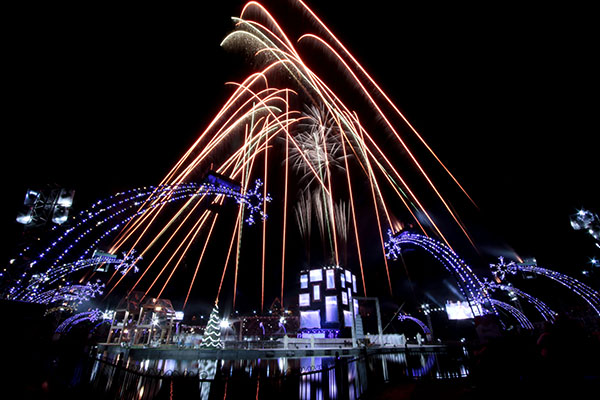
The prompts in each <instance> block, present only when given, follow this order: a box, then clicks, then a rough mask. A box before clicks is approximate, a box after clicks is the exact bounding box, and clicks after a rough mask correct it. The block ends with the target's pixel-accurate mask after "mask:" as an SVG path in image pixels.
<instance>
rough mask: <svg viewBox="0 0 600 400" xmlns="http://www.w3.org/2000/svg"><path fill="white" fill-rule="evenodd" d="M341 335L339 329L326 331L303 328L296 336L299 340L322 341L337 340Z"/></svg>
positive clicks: (324, 329)
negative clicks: (314, 339)
mask: <svg viewBox="0 0 600 400" xmlns="http://www.w3.org/2000/svg"><path fill="white" fill-rule="evenodd" d="M339 335H340V330H339V329H326V328H302V329H300V330H299V331H298V333H297V334H296V337H297V338H299V339H309V338H311V337H314V338H322V339H335V338H337V337H338V336H339Z"/></svg>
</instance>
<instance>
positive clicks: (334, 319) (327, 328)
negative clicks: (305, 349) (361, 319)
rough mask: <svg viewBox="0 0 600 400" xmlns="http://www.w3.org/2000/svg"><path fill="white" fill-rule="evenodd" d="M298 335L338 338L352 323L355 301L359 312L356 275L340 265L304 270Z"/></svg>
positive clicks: (299, 299) (300, 295)
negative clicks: (355, 297)
mask: <svg viewBox="0 0 600 400" xmlns="http://www.w3.org/2000/svg"><path fill="white" fill-rule="evenodd" d="M299 293H300V294H299V298H298V305H299V310H300V329H299V331H298V337H311V336H312V337H315V338H335V337H338V335H339V334H340V332H341V331H342V330H343V329H344V328H350V327H351V326H352V320H353V318H352V313H351V302H353V304H354V310H355V313H356V312H358V301H357V300H356V299H354V296H355V295H356V293H357V292H356V275H354V274H353V273H352V272H350V271H348V270H346V269H343V268H341V267H339V266H328V267H321V268H312V269H310V270H304V271H301V272H300V291H299Z"/></svg>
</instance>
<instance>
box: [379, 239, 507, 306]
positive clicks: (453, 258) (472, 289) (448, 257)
mask: <svg viewBox="0 0 600 400" xmlns="http://www.w3.org/2000/svg"><path fill="white" fill-rule="evenodd" d="M406 245H413V246H417V247H420V248H422V249H424V250H425V251H427V252H428V253H429V254H431V255H432V256H433V257H434V258H435V259H436V260H438V261H439V262H440V263H441V264H442V265H443V266H444V267H445V268H446V270H447V271H448V272H450V273H451V274H452V276H454V277H455V279H456V282H457V283H458V288H459V289H460V291H461V293H462V295H463V296H464V297H465V298H466V299H467V301H468V302H469V305H470V307H471V308H472V309H473V311H474V312H473V314H474V315H477V314H479V313H483V314H485V313H489V312H493V313H495V314H497V313H496V310H495V308H494V305H493V304H491V302H490V299H489V297H488V295H487V293H486V291H485V290H483V289H484V288H483V285H482V283H481V281H480V280H479V278H478V277H477V275H475V273H474V272H473V270H472V269H471V267H470V266H469V265H468V264H467V263H466V262H465V261H464V260H463V259H461V258H460V257H459V256H458V255H457V254H456V253H455V252H454V250H452V249H451V248H450V247H448V246H446V245H445V244H443V243H441V242H438V241H436V240H434V239H431V238H429V237H427V236H423V235H419V234H416V233H410V232H406V231H405V232H401V233H400V234H398V235H394V234H393V232H392V230H391V229H388V241H387V242H385V250H386V257H387V258H388V259H391V260H397V259H398V258H399V257H400V255H401V252H402V247H403V246H406ZM486 306H487V307H489V308H490V309H491V311H490V310H488V309H486Z"/></svg>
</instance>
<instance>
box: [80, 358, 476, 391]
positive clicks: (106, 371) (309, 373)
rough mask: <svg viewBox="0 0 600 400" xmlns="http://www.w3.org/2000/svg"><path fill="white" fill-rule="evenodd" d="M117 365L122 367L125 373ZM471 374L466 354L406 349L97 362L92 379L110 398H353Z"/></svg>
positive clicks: (95, 385)
mask: <svg viewBox="0 0 600 400" xmlns="http://www.w3.org/2000/svg"><path fill="white" fill-rule="evenodd" d="M115 365H121V366H122V369H119V368H117V367H116V366H115ZM468 375H469V368H468V364H467V357H466V353H463V354H462V356H461V354H460V352H459V353H457V354H454V353H452V354H451V353H449V352H448V351H446V350H444V351H440V350H438V351H407V352H398V353H390V354H376V355H370V356H368V357H363V358H358V359H353V358H335V357H304V358H288V357H281V358H276V359H254V360H173V359H164V360H156V359H154V360H150V359H144V360H133V359H127V360H119V359H118V358H117V359H114V360H111V362H110V363H103V362H100V361H97V362H96V363H95V365H94V367H93V369H92V373H91V376H90V381H91V382H93V384H94V387H97V388H98V389H99V390H102V391H104V392H105V393H107V394H109V395H108V396H107V397H106V398H131V399H134V398H135V399H137V400H142V399H153V398H163V397H164V396H166V398H170V399H179V398H200V399H208V398H209V395H210V398H214V397H218V398H223V399H236V398H247V397H248V396H250V395H251V397H254V398H271V397H273V396H274V395H279V396H282V395H283V396H286V395H289V397H290V398H300V399H341V398H344V399H345V398H349V399H355V398H358V397H359V396H360V395H361V394H363V393H364V392H365V391H366V390H368V387H369V385H373V386H375V385H377V384H380V383H383V382H386V381H399V380H402V379H405V380H407V379H455V378H465V377H467V376H468ZM112 394H114V396H115V397H112Z"/></svg>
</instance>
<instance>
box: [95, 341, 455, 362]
mask: <svg viewBox="0 0 600 400" xmlns="http://www.w3.org/2000/svg"><path fill="white" fill-rule="evenodd" d="M443 348H445V346H444V345H417V344H408V345H406V346H369V347H347V346H336V345H333V344H332V345H330V346H327V347H314V348H310V347H299V348H295V347H293V348H287V349H285V348H248V349H246V348H225V349H204V348H190V347H177V346H176V345H169V346H160V347H146V346H131V347H123V346H118V345H110V344H99V345H98V354H105V355H106V356H107V357H108V358H113V356H116V355H117V354H121V355H122V357H123V358H125V359H126V358H130V359H133V360H148V359H150V360H161V359H163V360H165V359H166V360H253V359H259V358H260V359H277V358H281V357H287V358H303V357H337V356H340V357H342V356H345V357H348V356H358V355H361V354H363V355H371V354H386V353H398V352H403V351H423V352H428V351H439V350H441V349H443Z"/></svg>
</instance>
